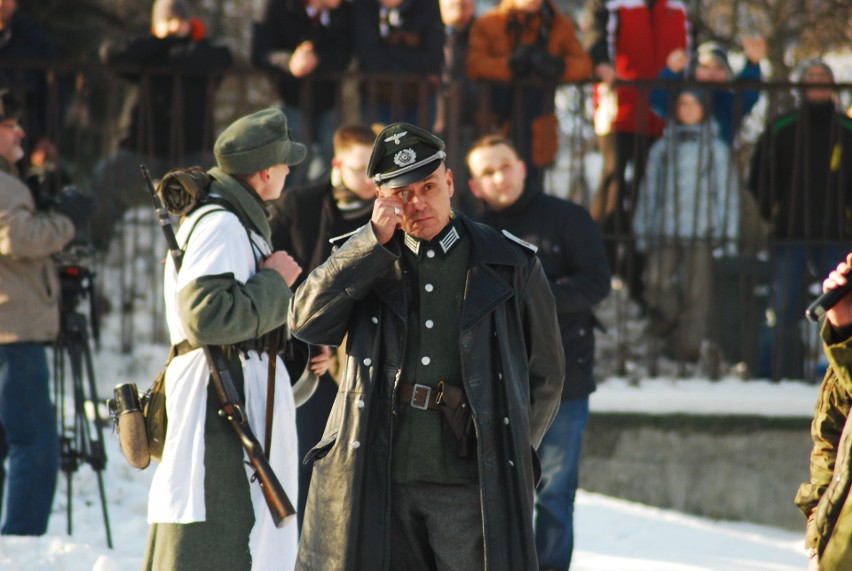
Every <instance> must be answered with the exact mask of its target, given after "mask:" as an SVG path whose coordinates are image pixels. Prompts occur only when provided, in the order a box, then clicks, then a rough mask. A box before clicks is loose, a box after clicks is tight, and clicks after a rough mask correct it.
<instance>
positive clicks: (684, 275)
mask: <svg viewBox="0 0 852 571" xmlns="http://www.w3.org/2000/svg"><path fill="white" fill-rule="evenodd" d="M709 97H710V95H709V94H708V92H707V91H706V90H704V89H683V90H681V91H680V94H679V95H678V96H677V98H676V99H675V114H674V117H673V119H671V120H670V121H669V123H668V125H666V128H665V134H664V136H663V138H661V139H659V140H658V141H657V142H655V143H654V144H653V145H652V146H651V151H650V153H649V154H648V166H647V169H646V171H645V180H644V181H643V184H642V190H641V192H640V194H639V199H638V201H637V205H636V217H635V219H634V233H635V234H636V242H637V248H638V249H639V251H641V252H643V253H644V254H645V255H646V256H647V261H646V265H645V274H644V281H645V287H646V291H645V295H646V298H647V300H648V303H649V306H650V318H651V331H652V333H655V334H657V335H658V336H659V337H661V338H662V339H664V340H665V344H664V345H663V351H664V353H666V354H667V355H668V356H669V357H673V358H677V359H679V360H685V361H694V360H696V359H697V358H698V357H699V351H700V350H701V349H702V344H703V345H705V347H706V351H705V353H706V352H707V351H713V352H715V353H717V354H718V350H717V349H716V346H717V344H718V338H717V336H716V335H714V333H715V332H713V331H712V323H713V319H712V317H713V306H712V301H713V286H712V284H713V268H714V258H715V257H716V256H717V255H719V254H720V253H721V251H724V250H727V251H729V252H733V251H735V247H736V242H737V238H738V227H739V196H738V185H737V184H736V183H737V178H736V176H735V175H734V173H733V170H732V168H731V158H730V150H729V148H728V146H727V145H726V144H725V143H724V142H723V141H722V140H721V139H720V138H719V132H718V127H717V125H716V123H715V122H714V121H713V119H712V118H711V117H709V103H708V99H709ZM708 356H709V353H708ZM713 362H715V360H714V361H713ZM708 365H710V363H708ZM708 373H711V375H712V376H715V375H717V374H718V371H708Z"/></svg>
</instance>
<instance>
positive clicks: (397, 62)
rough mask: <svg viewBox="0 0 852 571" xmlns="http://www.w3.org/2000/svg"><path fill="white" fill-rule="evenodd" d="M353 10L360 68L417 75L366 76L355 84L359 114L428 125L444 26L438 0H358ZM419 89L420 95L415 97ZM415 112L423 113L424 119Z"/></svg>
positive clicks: (432, 116) (378, 119) (385, 121)
mask: <svg viewBox="0 0 852 571" xmlns="http://www.w3.org/2000/svg"><path fill="white" fill-rule="evenodd" d="M354 12H355V17H354V22H355V23H354V28H355V30H356V32H355V55H356V57H357V58H358V67H359V69H360V70H361V71H363V72H367V73H378V74H386V75H388V74H390V75H413V74H417V75H419V78H415V79H411V78H406V79H405V80H404V81H398V80H397V79H396V78H393V77H387V78H384V79H382V80H377V79H375V78H372V79H370V78H367V80H368V81H367V83H365V84H364V85H362V89H361V97H362V101H361V108H362V113H361V114H362V118H363V119H364V120H365V121H367V122H379V123H383V124H388V123H390V122H391V121H400V120H402V121H406V122H408V123H412V124H415V125H420V126H422V127H424V128H425V127H430V126H431V125H432V122H433V121H434V120H435V105H436V102H435V95H436V93H437V89H438V84H439V77H440V73H441V62H442V61H443V57H444V56H443V45H444V26H443V25H442V23H441V15H440V12H439V8H438V2H436V1H435V0H358V1H357V2H355V8H354ZM424 80H425V82H426V84H425V85H424V84H423V81H424ZM424 90H425V91H424ZM423 93H425V95H426V97H425V99H423V100H421V94H423ZM421 117H425V123H422V122H421V120H420V119H421Z"/></svg>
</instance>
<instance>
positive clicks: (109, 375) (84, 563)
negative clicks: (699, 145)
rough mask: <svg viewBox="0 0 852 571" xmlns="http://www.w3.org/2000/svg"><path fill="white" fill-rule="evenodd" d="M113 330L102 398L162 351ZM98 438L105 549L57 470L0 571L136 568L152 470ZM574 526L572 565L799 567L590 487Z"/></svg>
mask: <svg viewBox="0 0 852 571" xmlns="http://www.w3.org/2000/svg"><path fill="white" fill-rule="evenodd" d="M140 321H141V320H140ZM117 331H118V316H117V315H109V316H107V319H106V322H105V324H104V331H103V333H102V348H101V350H100V352H98V353H97V354H96V355H95V361H96V370H97V380H98V385H99V387H100V389H99V390H100V391H101V393H102V394H101V395H100V396H102V397H106V396H108V395H109V394H110V392H111V389H112V387H113V386H114V385H115V384H116V383H119V382H123V381H125V380H127V379H133V380H135V381H137V382H138V383H139V385H140V386H142V387H147V386H148V384H149V383H150V382H151V379H153V376H154V374H155V372H156V370H157V369H158V367H159V366H160V365H161V363H162V362H163V359H164V358H165V354H166V349H165V348H164V347H163V346H160V345H155V344H146V343H142V342H138V341H137V343H136V344H135V348H134V353H133V355H132V356H128V355H121V354H120V351H119V340H118V337H119V336H118V334H117ZM143 337H144V335H139V336H138V338H143ZM816 391H817V388H816V387H814V386H809V385H804V384H800V383H780V384H772V383H764V382H755V381H752V382H743V381H740V380H736V379H732V378H729V379H723V380H722V381H719V382H711V381H703V380H700V379H689V380H686V381H678V380H673V379H655V380H643V381H641V382H639V383H638V384H637V383H635V382H633V383H632V382H628V381H626V380H620V379H608V380H607V381H606V382H604V383H602V384H601V386H600V388H599V390H598V392H597V393H595V394H594V395H593V397H592V410H593V411H603V410H619V411H645V412H655V413H667V412H682V411H693V412H699V413H714V412H733V413H739V412H748V413H751V412H755V411H757V412H759V413H765V414H773V415H793V416H810V415H811V411H812V407H813V403H814V401H815V399H816ZM756 403H760V406H759V407H758V406H757V405H756ZM67 404H68V403H66V406H67ZM69 414H70V411H69ZM104 440H105V444H106V450H107V456H108V462H107V466H106V470H105V471H104V472H103V481H104V487H105V490H106V498H107V502H106V505H107V509H108V512H109V519H110V527H111V532H112V539H113V544H114V549H112V550H110V549H107V547H106V538H105V525H104V521H103V515H102V511H101V501H100V498H99V493H98V483H97V478H96V473H95V472H94V471H93V470H92V469H91V467H90V466H89V465H87V464H84V465H83V466H81V467H80V469H79V470H78V471H77V472H76V473H73V474H72V475H71V483H72V490H73V493H72V494H71V498H70V499H71V502H72V504H71V507H72V517H71V523H72V526H73V535H70V536H69V535H68V533H67V525H68V519H69V518H68V516H67V511H66V510H67V506H68V500H69V497H68V492H67V490H68V487H67V480H66V477H65V476H64V475H63V474H60V483H59V487H58V490H57V494H56V500H55V504H54V513H53V515H52V517H51V521H50V527H49V530H48V534H47V535H45V536H44V537H39V538H18V537H2V538H0V571H47V570H51V571H54V570H57V571H84V570H85V571H89V570H92V571H119V570H121V571H123V570H126V569H138V568H139V567H140V565H141V561H142V556H143V553H144V549H145V541H146V536H147V524H146V522H145V513H146V502H147V494H148V485H149V482H150V479H151V477H152V475H153V469H151V468H149V469H148V470H145V471H141V472H140V471H137V470H134V469H132V468H131V467H130V466H129V465H127V464H126V462H125V461H124V459H123V457H122V456H121V453H120V451H119V448H118V442H117V437H116V436H115V435H114V434H111V433H110V432H109V431H108V430H107V431H106V434H105V437H104ZM575 525H576V530H577V532H576V533H577V537H576V552H575V559H574V565H573V567H572V569H573V570H574V571H705V570H706V571H727V570H730V571H786V570H790V571H792V570H795V569H804V567H805V565H806V559H805V556H804V553H803V549H802V536H801V534H799V533H795V532H790V531H787V530H782V529H776V528H772V527H766V526H759V525H752V524H744V523H735V522H717V521H712V520H708V519H702V518H698V517H694V516H690V515H685V514H681V513H677V512H672V511H667V510H662V509H658V508H653V507H648V506H643V505H640V504H635V503H631V502H626V501H623V500H618V499H614V498H609V497H605V496H601V495H597V494H592V493H586V492H581V493H580V494H579V496H578V498H577V511H576V524H575Z"/></svg>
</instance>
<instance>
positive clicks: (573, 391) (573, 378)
mask: <svg viewBox="0 0 852 571" xmlns="http://www.w3.org/2000/svg"><path fill="white" fill-rule="evenodd" d="M480 221H482V222H485V223H486V224H488V225H490V226H493V227H494V228H495V229H497V230H507V231H509V232H511V233H512V234H514V235H515V236H517V237H519V238H522V239H523V240H525V241H527V242H529V243H531V244H533V245H535V246H537V247H538V252H537V253H536V255H537V256H538V259H539V260H541V266H542V268H543V269H544V274H545V275H546V276H547V281H548V282H549V283H550V291H551V292H553V297H554V298H555V299H556V311H557V318H558V320H559V330H560V332H561V333H562V350H563V352H564V354H565V385H564V387H563V389H562V400H563V401H566V400H574V399H578V398H581V397H585V396H588V395H589V394H591V393H592V392H594V390H595V378H594V370H593V369H594V360H595V335H594V328H595V326H596V325H597V324H598V322H597V320H596V319H595V316H594V313H592V308H593V307H594V306H595V305H596V304H597V303H599V302H600V301H601V300H603V299H604V298H605V297H606V296H607V295H609V291H610V272H609V266H608V263H607V258H606V253H605V251H604V247H603V240H602V238H601V233H600V230H599V229H598V226H597V224H595V222H594V221H593V220H592V217H591V216H589V213H588V211H587V210H586V209H585V208H583V207H581V206H579V205H577V204H574V203H573V202H569V201H567V200H562V199H560V198H556V197H555V196H550V195H547V194H544V193H542V192H539V191H538V190H537V189H536V188H534V187H532V186H531V184H530V183H529V182H528V183H527V188H526V190H525V191H524V193H523V194H522V195H521V197H520V198H519V199H518V201H517V202H516V203H515V204H513V205H512V206H509V207H508V208H505V209H503V210H500V211H494V210H491V209H490V208H488V207H485V211H484V213H483V215H482V217H481V218H480Z"/></svg>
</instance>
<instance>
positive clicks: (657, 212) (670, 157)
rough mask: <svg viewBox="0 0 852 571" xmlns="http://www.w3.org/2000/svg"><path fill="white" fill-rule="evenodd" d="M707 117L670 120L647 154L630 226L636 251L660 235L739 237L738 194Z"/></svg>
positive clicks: (716, 240) (725, 152)
mask: <svg viewBox="0 0 852 571" xmlns="http://www.w3.org/2000/svg"><path fill="white" fill-rule="evenodd" d="M716 133H717V129H716V126H715V124H714V123H713V122H712V121H706V122H704V123H702V124H700V125H681V124H678V123H676V122H674V121H671V122H670V123H669V125H668V126H667V127H666V131H665V136H664V137H663V138H662V139H660V140H658V141H656V142H654V144H653V145H652V146H651V150H650V152H649V153H648V165H647V167H646V171H645V178H644V181H643V183H642V184H643V186H642V190H641V191H640V192H639V199H638V201H637V205H636V217H635V218H634V222H633V230H634V232H635V234H636V237H637V240H636V241H637V247H638V248H639V249H640V250H641V251H647V250H648V249H650V248H653V246H654V244H655V243H658V242H659V240H660V239H663V238H673V239H681V240H686V239H695V238H698V239H703V240H710V241H711V243H712V245H716V246H719V245H722V244H723V243H725V244H728V245H730V246H731V247H733V246H734V245H735V244H736V241H737V239H738V237H739V192H738V189H737V177H736V174H735V172H734V170H733V169H732V168H731V152H730V149H729V148H728V146H727V145H726V144H725V143H723V142H722V140H721V139H719V138H718V136H717V135H716Z"/></svg>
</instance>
